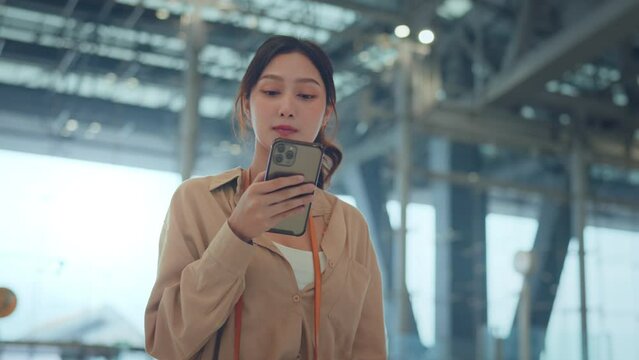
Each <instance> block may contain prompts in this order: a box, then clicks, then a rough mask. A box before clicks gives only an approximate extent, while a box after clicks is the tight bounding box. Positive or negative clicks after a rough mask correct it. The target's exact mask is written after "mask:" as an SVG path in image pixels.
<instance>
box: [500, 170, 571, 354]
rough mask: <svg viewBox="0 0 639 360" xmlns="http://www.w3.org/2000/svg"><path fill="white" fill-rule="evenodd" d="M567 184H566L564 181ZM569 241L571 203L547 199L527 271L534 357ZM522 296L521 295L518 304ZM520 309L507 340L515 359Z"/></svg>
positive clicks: (538, 351) (539, 345) (541, 336)
mask: <svg viewBox="0 0 639 360" xmlns="http://www.w3.org/2000/svg"><path fill="white" fill-rule="evenodd" d="M563 186H564V188H567V186H566V184H565V182H563ZM569 244H570V206H569V204H567V203H557V202H555V201H553V200H552V199H548V200H546V201H545V202H543V203H542V205H541V208H540V209H539V226H538V228H537V234H536V236H535V242H534V245H533V248H532V253H533V255H534V263H535V266H534V267H533V269H532V273H531V274H529V275H528V281H529V284H530V304H531V305H532V306H531V308H530V310H531V312H530V320H531V321H530V325H531V329H530V330H531V332H530V335H531V339H530V340H532V341H531V343H532V348H531V350H532V354H531V355H532V356H531V358H532V359H539V355H540V353H541V350H542V349H543V343H544V339H545V334H546V331H547V329H548V324H549V322H550V316H551V314H552V309H553V306H554V303H555V298H556V296H557V288H558V287H559V280H560V279H561V273H562V270H563V267H564V262H565V260H566V254H567V253H568V245H569ZM523 302H524V301H523V299H521V298H520V299H519V304H518V308H520V307H521V306H522V303H523ZM519 322H520V315H519V311H517V312H515V318H514V320H513V324H512V328H511V329H512V330H511V332H510V336H509V337H508V339H507V341H506V347H505V348H506V349H505V350H506V359H516V358H517V356H516V354H517V351H516V349H517V345H519V344H518V339H517V335H518V333H517V332H518V328H519Z"/></svg>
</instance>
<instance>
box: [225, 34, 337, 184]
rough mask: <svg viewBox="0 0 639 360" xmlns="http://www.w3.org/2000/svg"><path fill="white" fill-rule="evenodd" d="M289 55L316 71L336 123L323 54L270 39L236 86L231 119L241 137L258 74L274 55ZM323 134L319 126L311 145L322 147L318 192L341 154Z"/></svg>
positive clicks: (302, 43) (289, 40)
mask: <svg viewBox="0 0 639 360" xmlns="http://www.w3.org/2000/svg"><path fill="white" fill-rule="evenodd" d="M290 53H300V54H302V55H304V56H306V57H307V58H308V59H309V60H310V61H311V62H312V63H313V65H314V66H315V67H316V68H317V71H319V73H320V76H321V77H322V81H323V82H324V87H325V88H326V106H327V108H329V107H330V108H332V109H333V115H334V118H335V122H336V123H337V113H336V112H335V111H336V110H335V102H336V96H335V83H334V82H333V65H332V64H331V61H330V59H329V58H328V56H327V55H326V53H325V52H324V51H323V50H322V49H321V48H320V47H319V46H317V45H316V44H315V43H313V42H311V41H308V40H300V39H297V38H294V37H291V36H273V37H270V38H269V39H267V40H266V41H265V42H264V43H262V45H261V46H260V47H259V48H258V49H257V52H256V53H255V56H254V57H253V60H251V63H250V64H249V66H248V68H247V69H246V73H244V77H242V81H241V82H240V90H239V91H238V93H237V96H236V98H235V115H236V119H237V122H238V124H239V127H240V135H241V136H244V135H245V134H246V122H247V121H248V116H247V114H246V113H245V112H244V109H245V106H246V104H247V101H248V100H249V96H250V94H251V91H252V90H253V87H254V86H255V84H257V81H258V80H259V78H260V75H262V72H263V71H264V69H265V68H266V66H267V65H268V64H269V63H270V62H271V60H273V58H275V57H276V56H278V55H282V54H290ZM336 125H337V124H336ZM336 128H337V126H335V127H334V129H336ZM234 129H235V127H234ZM325 131H326V129H325V127H324V126H322V128H321V129H320V131H319V133H318V134H317V137H316V138H315V140H314V142H315V143H318V144H321V145H322V146H323V147H324V159H323V161H322V171H321V174H320V179H319V183H318V187H320V188H322V189H324V187H325V185H326V186H328V185H329V183H330V179H331V177H332V176H333V174H334V173H335V171H336V170H337V167H338V166H339V164H340V163H341V162H342V151H341V150H340V149H339V148H338V147H337V145H336V144H335V143H334V142H333V141H332V140H330V139H328V138H327V136H326V133H325Z"/></svg>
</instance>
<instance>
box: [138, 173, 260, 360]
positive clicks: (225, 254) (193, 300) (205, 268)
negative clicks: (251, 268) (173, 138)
mask: <svg viewBox="0 0 639 360" xmlns="http://www.w3.org/2000/svg"><path fill="white" fill-rule="evenodd" d="M191 190H192V189H189V186H188V181H187V182H185V183H184V184H182V185H181V186H180V188H178V190H177V191H176V193H175V194H174V195H173V198H172V200H171V205H170V207H169V211H168V213H167V216H166V219H165V222H164V226H163V229H162V233H161V236H160V250H159V260H158V272H157V279H156V282H155V285H154V286H153V290H152V291H151V295H150V298H149V302H148V304H147V308H146V312H145V319H144V327H145V339H146V344H145V345H146V350H147V352H148V353H149V354H151V355H152V356H154V357H155V358H157V359H160V360H162V359H171V360H175V359H190V358H192V357H193V356H194V355H195V354H197V353H198V351H200V350H201V349H202V347H203V346H204V345H205V344H206V342H207V341H208V340H209V339H210V338H211V336H213V335H214V334H215V333H216V332H217V330H218V329H219V328H220V327H221V326H222V325H223V324H224V322H225V321H226V319H227V318H228V317H229V315H230V314H231V311H232V309H233V306H234V305H235V303H236V302H237V301H238V299H239V297H240V295H241V294H242V292H243V291H244V286H245V282H244V275H245V273H246V269H247V267H248V265H249V263H250V261H251V258H252V255H253V252H254V248H253V246H252V245H250V244H247V243H245V242H244V241H242V240H240V239H239V238H238V237H237V236H236V235H235V234H234V233H233V232H232V231H231V229H230V228H229V226H228V223H227V222H226V220H224V219H217V220H215V221H217V222H219V223H221V224H222V225H221V227H220V228H219V230H218V231H217V233H216V234H214V235H213V238H212V239H211V241H210V243H209V242H208V241H206V239H203V236H205V235H204V234H205V233H206V231H205V229H204V225H203V222H205V221H213V219H204V218H203V216H202V212H201V211H198V206H197V201H196V200H195V194H190V192H192V191H191ZM207 195H208V194H207ZM220 214H222V212H220ZM220 216H222V215H220ZM207 243H209V245H208V247H206V244H207ZM198 254H202V256H201V257H200V256H199V255H198Z"/></svg>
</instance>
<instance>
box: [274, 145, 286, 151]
mask: <svg viewBox="0 0 639 360" xmlns="http://www.w3.org/2000/svg"><path fill="white" fill-rule="evenodd" d="M284 149H285V146H284V144H278V145H277V149H276V150H277V152H284Z"/></svg>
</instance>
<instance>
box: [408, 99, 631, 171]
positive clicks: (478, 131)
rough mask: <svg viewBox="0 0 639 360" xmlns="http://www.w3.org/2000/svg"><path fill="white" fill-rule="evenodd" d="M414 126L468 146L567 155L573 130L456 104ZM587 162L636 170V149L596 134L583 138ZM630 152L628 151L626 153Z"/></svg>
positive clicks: (439, 109)
mask: <svg viewBox="0 0 639 360" xmlns="http://www.w3.org/2000/svg"><path fill="white" fill-rule="evenodd" d="M420 120H421V121H418V122H417V123H416V125H415V126H416V128H415V130H416V131H419V132H423V133H425V134H435V135H441V136H446V137H448V138H450V139H453V140H456V141H461V142H467V143H490V144H495V145H499V146H506V147H516V148H524V149H534V150H537V151H546V152H552V153H556V154H566V153H567V151H568V149H569V148H570V144H571V140H572V137H573V135H574V134H573V131H572V128H570V127H557V126H555V125H554V124H550V123H544V122H541V121H531V120H528V119H524V118H522V117H520V116H516V115H512V114H510V113H507V112H505V111H502V110H496V109H490V108H484V109H483V110H482V109H478V108H474V107H470V106H459V105H455V104H440V105H438V106H437V107H435V108H433V109H432V110H431V111H430V112H429V113H427V114H426V115H425V116H424V117H423V118H422V119H420ZM585 136H586V140H585V142H586V143H587V144H588V145H589V148H588V149H587V150H588V154H587V160H588V161H589V162H590V163H602V164H610V165H614V166H618V167H623V168H632V169H639V146H637V145H634V147H633V148H631V149H627V148H626V141H625V139H622V138H615V137H611V136H608V135H603V134H598V133H588V134H586V135H585ZM628 150H630V151H628Z"/></svg>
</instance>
